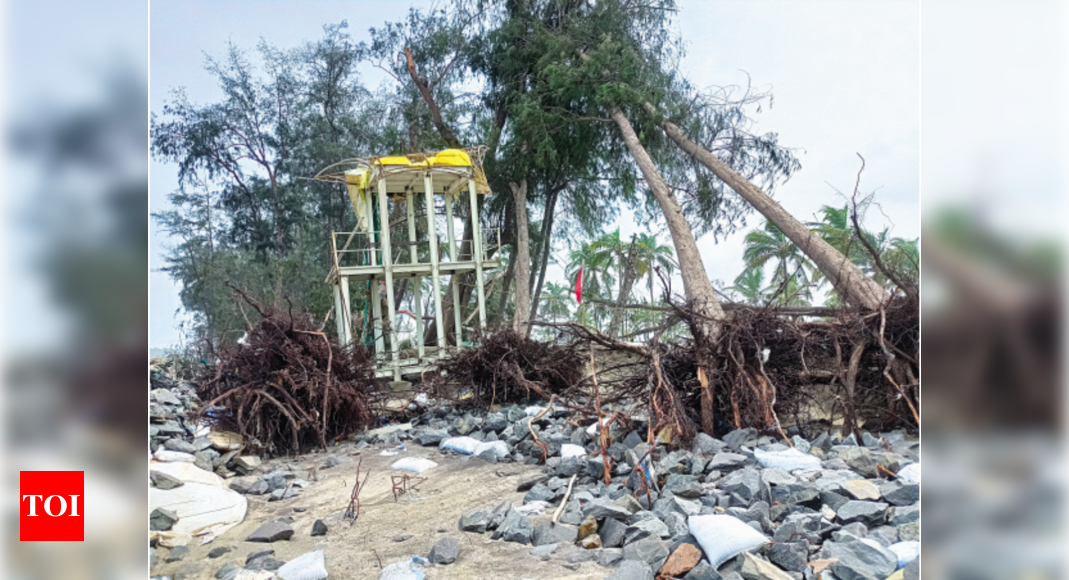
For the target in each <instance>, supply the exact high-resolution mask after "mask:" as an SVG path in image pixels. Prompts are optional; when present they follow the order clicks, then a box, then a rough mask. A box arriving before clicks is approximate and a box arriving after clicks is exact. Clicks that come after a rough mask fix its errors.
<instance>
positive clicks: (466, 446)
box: [438, 437, 482, 455]
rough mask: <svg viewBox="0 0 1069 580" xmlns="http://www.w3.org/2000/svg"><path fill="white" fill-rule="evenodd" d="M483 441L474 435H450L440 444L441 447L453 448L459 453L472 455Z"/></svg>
mask: <svg viewBox="0 0 1069 580" xmlns="http://www.w3.org/2000/svg"><path fill="white" fill-rule="evenodd" d="M480 443H482V441H479V440H478V439H475V438H472V437H450V438H449V439H445V440H443V441H442V442H441V443H439V444H438V447H439V448H441V449H452V450H453V451H456V452H457V453H463V454H464V455H471V454H472V453H475V449H476V448H477V447H478V446H479V444H480Z"/></svg>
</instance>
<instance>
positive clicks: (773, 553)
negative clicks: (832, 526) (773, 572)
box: [768, 542, 809, 572]
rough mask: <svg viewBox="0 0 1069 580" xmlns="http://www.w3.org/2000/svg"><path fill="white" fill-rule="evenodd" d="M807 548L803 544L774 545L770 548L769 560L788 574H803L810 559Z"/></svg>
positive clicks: (805, 544)
mask: <svg viewBox="0 0 1069 580" xmlns="http://www.w3.org/2000/svg"><path fill="white" fill-rule="evenodd" d="M807 546H808V544H807V543H802V542H787V543H781V544H772V545H771V546H770V547H769V548H768V560H769V561H770V562H772V563H773V564H775V565H777V566H779V567H780V568H783V569H784V570H786V571H788V572H802V571H804V570H805V566H806V560H808V558H809V548H808V547H807Z"/></svg>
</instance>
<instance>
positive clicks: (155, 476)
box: [148, 470, 185, 489]
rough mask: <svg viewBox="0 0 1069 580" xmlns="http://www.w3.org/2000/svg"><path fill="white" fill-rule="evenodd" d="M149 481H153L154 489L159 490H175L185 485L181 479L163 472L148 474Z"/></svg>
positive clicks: (153, 471) (154, 471) (150, 472)
mask: <svg viewBox="0 0 1069 580" xmlns="http://www.w3.org/2000/svg"><path fill="white" fill-rule="evenodd" d="M148 476H149V479H151V480H152V487H155V488H157V489H174V488H176V487H182V486H183V485H185V482H183V481H182V480H181V479H178V478H177V477H175V476H173V475H171V474H169V473H164V472H162V471H156V470H152V471H149V472H148Z"/></svg>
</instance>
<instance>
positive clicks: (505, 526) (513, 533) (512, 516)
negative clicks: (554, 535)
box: [498, 510, 533, 544]
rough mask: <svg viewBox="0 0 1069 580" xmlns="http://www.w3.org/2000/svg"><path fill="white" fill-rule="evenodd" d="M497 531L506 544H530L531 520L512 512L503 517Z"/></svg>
mask: <svg viewBox="0 0 1069 580" xmlns="http://www.w3.org/2000/svg"><path fill="white" fill-rule="evenodd" d="M498 531H499V532H501V538H502V539H503V540H505V541H506V542H516V543H517V544H527V543H530V542H531V535H532V533H533V530H532V529H531V518H529V517H527V516H525V515H522V514H520V513H519V512H517V511H515V510H512V511H510V512H509V513H508V516H506V517H505V521H504V522H502V523H501V526H500V527H499V528H498Z"/></svg>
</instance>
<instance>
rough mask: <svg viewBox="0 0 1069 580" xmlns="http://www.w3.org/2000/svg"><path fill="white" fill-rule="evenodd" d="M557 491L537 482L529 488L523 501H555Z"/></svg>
mask: <svg viewBox="0 0 1069 580" xmlns="http://www.w3.org/2000/svg"><path fill="white" fill-rule="evenodd" d="M556 497H557V493H556V492H554V491H550V489H549V488H548V487H546V484H544V483H536V484H535V485H534V486H532V487H531V489H530V490H528V492H527V495H525V496H523V503H531V502H533V501H553V500H554V499H556Z"/></svg>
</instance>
